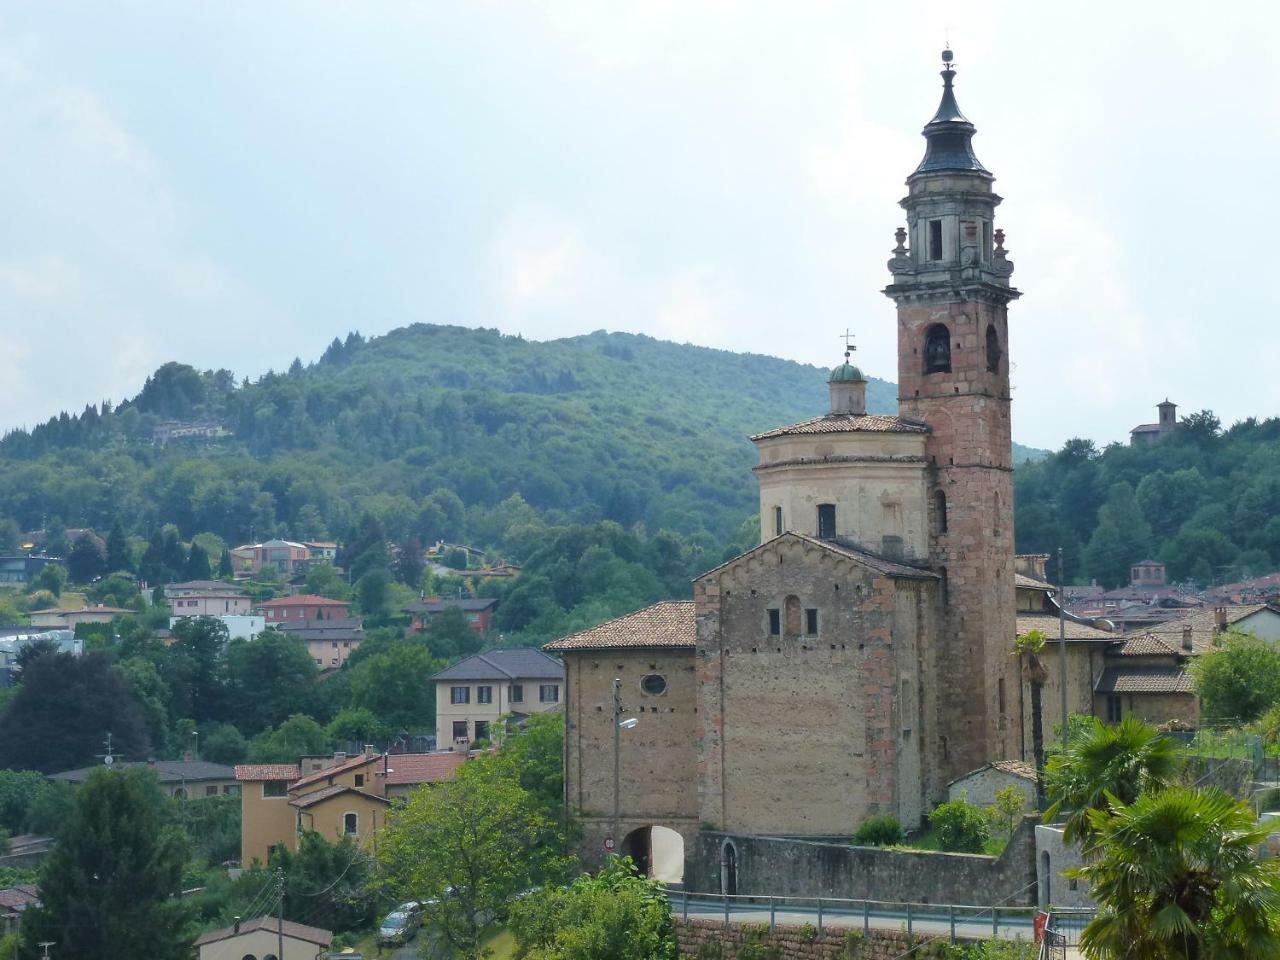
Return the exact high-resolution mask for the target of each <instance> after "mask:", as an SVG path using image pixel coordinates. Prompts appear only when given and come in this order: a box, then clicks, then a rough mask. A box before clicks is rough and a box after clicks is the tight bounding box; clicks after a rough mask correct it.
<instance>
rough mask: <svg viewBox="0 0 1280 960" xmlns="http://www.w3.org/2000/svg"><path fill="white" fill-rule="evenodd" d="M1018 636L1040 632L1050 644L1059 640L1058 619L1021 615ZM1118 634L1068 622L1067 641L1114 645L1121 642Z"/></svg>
mask: <svg viewBox="0 0 1280 960" xmlns="http://www.w3.org/2000/svg"><path fill="white" fill-rule="evenodd" d="M1017 630H1018V636H1020V637H1025V636H1026V635H1027V634H1028V633H1030V632H1031V631H1032V630H1039V631H1040V632H1041V633H1043V634H1044V635H1045V637H1046V638H1047V639H1048V641H1049V642H1050V643H1053V642H1055V641H1056V640H1057V639H1058V618H1057V617H1055V616H1053V615H1052V614H1038V613H1020V614H1018V620H1017ZM1119 639H1120V637H1119V635H1117V634H1114V633H1109V632H1107V631H1106V630H1099V629H1098V628H1097V627H1091V626H1089V624H1087V623H1076V622H1075V621H1074V620H1068V621H1067V640H1068V641H1071V640H1104V641H1107V642H1111V643H1114V642H1115V641H1117V640H1119Z"/></svg>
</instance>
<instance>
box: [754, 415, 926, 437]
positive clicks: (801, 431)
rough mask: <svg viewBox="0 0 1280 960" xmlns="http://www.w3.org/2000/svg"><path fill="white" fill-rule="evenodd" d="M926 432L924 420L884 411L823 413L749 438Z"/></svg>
mask: <svg viewBox="0 0 1280 960" xmlns="http://www.w3.org/2000/svg"><path fill="white" fill-rule="evenodd" d="M867 432H869V433H928V432H929V427H928V425H927V424H923V423H920V422H919V421H916V420H907V419H904V418H903V417H891V416H887V415H885V414H878V413H865V414H862V415H861V416H859V415H856V414H851V413H835V414H827V415H826V416H825V417H814V418H813V419H812V420H804V421H802V422H800V423H793V424H791V425H790V426H787V427H778V428H777V429H776V430H767V431H765V432H764V433H757V434H756V435H755V436H754V437H752V438H751V439H752V440H768V439H770V438H772V437H787V436H804V435H808V434H815V433H867Z"/></svg>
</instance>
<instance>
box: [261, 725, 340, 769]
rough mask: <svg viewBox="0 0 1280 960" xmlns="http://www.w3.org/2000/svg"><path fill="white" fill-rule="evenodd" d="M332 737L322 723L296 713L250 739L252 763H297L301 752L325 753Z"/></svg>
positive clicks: (328, 749)
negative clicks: (278, 724)
mask: <svg viewBox="0 0 1280 960" xmlns="http://www.w3.org/2000/svg"><path fill="white" fill-rule="evenodd" d="M332 744H333V741H332V740H331V739H330V738H329V734H328V733H326V732H325V729H324V727H322V726H320V724H318V723H316V722H315V720H313V719H311V718H310V717H308V716H307V715H305V714H301V713H296V714H294V715H293V716H292V717H290V718H289V719H287V720H285V721H284V722H283V723H281V724H280V726H278V727H275V728H273V729H269V730H264V731H262V733H260V734H258V735H257V736H256V737H254V738H253V739H252V740H251V741H249V760H250V761H251V762H252V763H296V762H297V760H298V757H300V756H302V755H303V754H307V753H310V754H322V753H328V752H329V751H330V749H331V748H332Z"/></svg>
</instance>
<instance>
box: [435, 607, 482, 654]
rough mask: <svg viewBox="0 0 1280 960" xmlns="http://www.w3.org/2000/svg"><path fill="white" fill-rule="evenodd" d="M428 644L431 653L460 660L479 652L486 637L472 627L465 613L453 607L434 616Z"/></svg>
mask: <svg viewBox="0 0 1280 960" xmlns="http://www.w3.org/2000/svg"><path fill="white" fill-rule="evenodd" d="M427 645H428V646H429V647H430V648H431V653H432V654H433V655H434V656H437V657H440V658H441V659H442V660H458V659H461V658H462V657H469V656H471V655H472V654H473V653H479V652H480V648H481V647H482V646H483V645H484V637H482V636H481V635H480V633H479V632H477V631H476V630H473V629H472V628H471V624H469V623H468V622H467V615H466V614H465V613H463V612H462V611H461V610H459V609H457V608H456V607H451V608H450V609H448V610H444V611H442V612H440V613H438V614H436V615H435V616H434V617H433V618H432V620H431V627H430V629H429V630H428V631H427Z"/></svg>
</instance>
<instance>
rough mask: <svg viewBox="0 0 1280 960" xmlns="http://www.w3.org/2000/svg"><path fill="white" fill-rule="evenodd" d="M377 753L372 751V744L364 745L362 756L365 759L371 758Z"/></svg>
mask: <svg viewBox="0 0 1280 960" xmlns="http://www.w3.org/2000/svg"><path fill="white" fill-rule="evenodd" d="M377 752H378V751H377V750H376V749H374V746H373V744H372V743H366V744H365V745H364V755H365V756H366V757H371V756H373V755H374V754H375V753H377Z"/></svg>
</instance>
